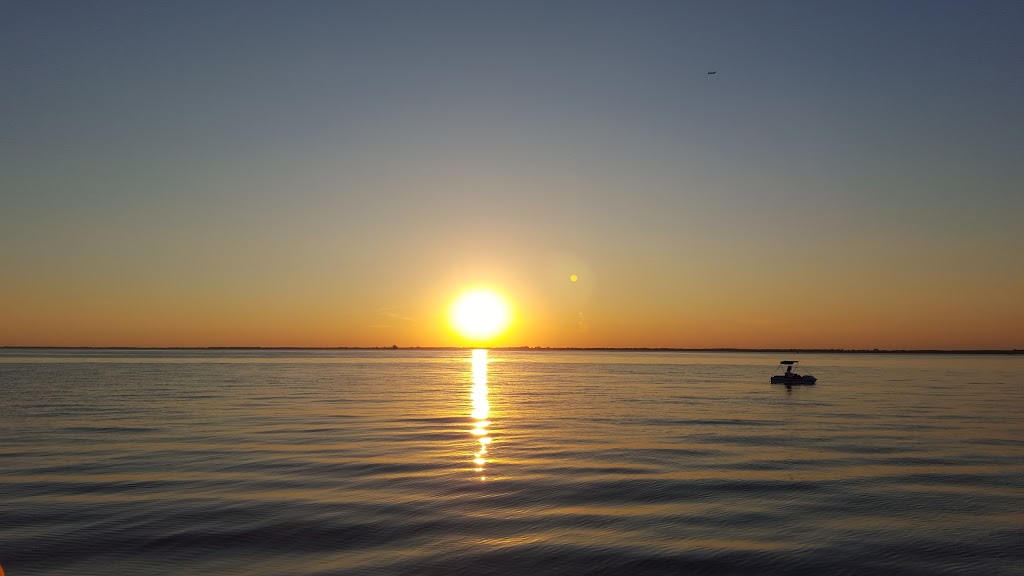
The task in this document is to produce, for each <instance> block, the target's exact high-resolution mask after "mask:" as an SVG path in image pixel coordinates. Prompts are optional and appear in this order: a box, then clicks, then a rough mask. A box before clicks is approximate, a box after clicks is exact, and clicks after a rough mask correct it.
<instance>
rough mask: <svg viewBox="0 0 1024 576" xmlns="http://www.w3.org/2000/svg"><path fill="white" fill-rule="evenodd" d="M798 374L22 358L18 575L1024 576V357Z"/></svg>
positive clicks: (7, 556) (885, 360) (11, 451)
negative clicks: (784, 379)
mask: <svg viewBox="0 0 1024 576" xmlns="http://www.w3.org/2000/svg"><path fill="white" fill-rule="evenodd" d="M780 359H781V358H779V357H776V356H775V355H771V356H769V355H761V354H698V353H654V352H634V353H631V352H615V353H611V352H609V353H602V352H553V351H519V352H496V351H492V352H490V353H489V355H487V356H486V357H484V356H482V355H478V356H476V357H475V360H474V356H473V355H472V353H471V352H470V351H461V352H436V351H411V350H410V351H406V350H381V351H109V350H108V351H90V350H79V351H75V350H4V351H0V390H2V391H3V395H4V396H3V397H4V402H3V403H2V405H0V440H2V443H0V565H2V566H3V567H4V569H5V570H6V571H7V574H8V575H9V576H20V575H33V576H40V575H50V576H53V575H71V574H74V575H92V574H95V575H111V574H132V575H134V574H139V575H171V574H174V575H180V574H239V575H241V574H245V575H281V574H294V575H329V574H473V575H482V574H530V575H536V574H686V573H707V574H763V573H766V572H775V573H781V574H844V573H845V574H876V573H877V574H986V575H1000V574H1007V575H1008V574H1021V573H1022V572H1024V417H1022V413H1024V357H1019V356H1017V357H1008V356H909V355H908V356H899V355H825V354H806V355H802V356H799V357H798V359H800V360H802V361H803V362H802V364H803V365H806V366H807V367H808V368H810V370H811V371H812V372H813V373H814V374H815V375H816V376H817V377H818V378H819V384H818V385H817V386H814V387H803V388H799V387H797V388H793V389H786V388H785V387H782V386H772V385H770V384H768V377H769V375H770V374H771V372H772V370H773V369H774V366H775V364H776V363H777V362H778V360H780Z"/></svg>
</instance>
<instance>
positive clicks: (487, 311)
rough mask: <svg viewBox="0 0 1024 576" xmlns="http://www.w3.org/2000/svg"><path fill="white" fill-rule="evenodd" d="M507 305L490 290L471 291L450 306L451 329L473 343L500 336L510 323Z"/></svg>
mask: <svg viewBox="0 0 1024 576" xmlns="http://www.w3.org/2000/svg"><path fill="white" fill-rule="evenodd" d="M510 316H511V315H510V313H509V307H508V304H507V303H506V302H505V300H504V298H502V297H501V296H499V295H498V294H497V293H495V292H493V291H491V290H483V289H480V290H472V291H469V292H466V293H464V294H462V295H461V296H459V297H458V298H457V299H456V300H455V303H454V304H453V305H452V313H451V322H452V328H453V329H454V330H455V332H457V333H458V334H459V335H460V336H462V337H463V338H466V339H467V340H473V341H478V342H479V341H483V340H490V339H492V338H495V337H497V336H500V335H501V333H502V332H504V331H505V329H506V328H508V325H509V321H510V319H511V318H510Z"/></svg>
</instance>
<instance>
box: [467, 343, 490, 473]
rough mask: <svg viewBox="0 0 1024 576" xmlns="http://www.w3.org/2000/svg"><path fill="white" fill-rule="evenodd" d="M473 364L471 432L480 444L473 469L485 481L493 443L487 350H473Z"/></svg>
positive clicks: (474, 456) (474, 457)
mask: <svg viewBox="0 0 1024 576" xmlns="http://www.w3.org/2000/svg"><path fill="white" fill-rule="evenodd" d="M472 366H473V388H472V393H471V397H472V400H473V411H472V416H473V419H474V420H476V422H475V423H474V424H473V429H472V430H470V432H469V433H470V434H471V435H473V436H474V437H475V439H476V441H477V444H478V449H477V451H476V453H475V454H474V455H473V464H474V467H473V471H475V472H476V473H477V475H478V477H479V478H480V480H481V481H484V480H487V476H486V475H485V472H486V471H485V465H486V464H487V459H486V458H484V456H485V455H486V454H487V446H488V445H489V444H490V443H491V437H490V435H489V432H488V430H487V427H488V426H490V425H491V421H490V420H488V419H487V416H488V414H489V412H490V410H491V405H490V403H489V402H488V401H487V350H473V360H472Z"/></svg>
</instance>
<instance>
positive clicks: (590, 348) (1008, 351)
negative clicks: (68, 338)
mask: <svg viewBox="0 0 1024 576" xmlns="http://www.w3.org/2000/svg"><path fill="white" fill-rule="evenodd" d="M479 348H484V349H487V350H506V351H540V352H543V351H556V352H557V351H591V352H600V351H606V352H773V353H782V352H788V353H831V354H1005V355H1018V354H1024V349H1019V348H1012V349H1009V348H1007V349H977V348H966V349H954V348H886V349H881V348H728V347H726V348H677V347H653V346H639V347H629V346H398V345H391V346H0V350H474V349H479Z"/></svg>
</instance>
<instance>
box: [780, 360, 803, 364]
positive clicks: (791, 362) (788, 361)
mask: <svg viewBox="0 0 1024 576" xmlns="http://www.w3.org/2000/svg"><path fill="white" fill-rule="evenodd" d="M797 362H800V361H799V360H783V361H782V362H779V364H796V363H797Z"/></svg>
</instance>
